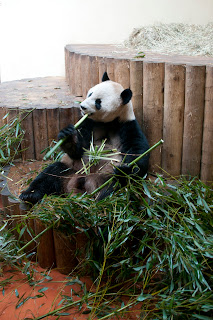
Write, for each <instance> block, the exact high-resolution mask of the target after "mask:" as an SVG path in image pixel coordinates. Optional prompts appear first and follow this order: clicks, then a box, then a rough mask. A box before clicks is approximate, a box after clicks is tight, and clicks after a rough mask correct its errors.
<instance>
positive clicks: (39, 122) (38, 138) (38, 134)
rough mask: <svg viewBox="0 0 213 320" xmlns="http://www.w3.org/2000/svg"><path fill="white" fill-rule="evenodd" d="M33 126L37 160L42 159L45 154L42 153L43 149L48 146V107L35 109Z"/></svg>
mask: <svg viewBox="0 0 213 320" xmlns="http://www.w3.org/2000/svg"><path fill="white" fill-rule="evenodd" d="M33 128H34V139H35V158H36V160H42V159H43V156H44V154H41V151H42V150H44V149H45V148H47V146H48V139H47V113H46V109H44V108H38V109H35V110H34V111H33Z"/></svg>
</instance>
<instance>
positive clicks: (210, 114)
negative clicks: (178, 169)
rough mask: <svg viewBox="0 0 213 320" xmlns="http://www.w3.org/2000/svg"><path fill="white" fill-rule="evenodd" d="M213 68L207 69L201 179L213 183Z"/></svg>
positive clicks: (208, 67)
mask: <svg viewBox="0 0 213 320" xmlns="http://www.w3.org/2000/svg"><path fill="white" fill-rule="evenodd" d="M212 141H213V66H210V65H209V66H207V67H206V90H205V113H204V125H203V144H202V161H201V179H202V180H203V181H204V182H206V183H209V184H212V183H213V146H212Z"/></svg>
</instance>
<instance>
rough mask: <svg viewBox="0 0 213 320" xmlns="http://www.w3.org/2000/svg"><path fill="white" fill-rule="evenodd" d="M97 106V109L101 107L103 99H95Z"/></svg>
mask: <svg viewBox="0 0 213 320" xmlns="http://www.w3.org/2000/svg"><path fill="white" fill-rule="evenodd" d="M95 107H96V109H97V110H100V109H101V99H96V100H95Z"/></svg>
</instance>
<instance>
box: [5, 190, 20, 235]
mask: <svg viewBox="0 0 213 320" xmlns="http://www.w3.org/2000/svg"><path fill="white" fill-rule="evenodd" d="M19 205H20V202H19V201H18V200H16V199H13V198H11V197H10V196H9V197H8V209H9V214H10V217H11V226H12V228H14V231H13V234H14V235H15V237H16V239H18V238H19V234H18V232H17V230H16V225H17V224H20V223H21V219H20V209H19ZM14 216H16V217H14Z"/></svg>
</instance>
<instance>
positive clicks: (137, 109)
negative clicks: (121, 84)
mask: <svg viewBox="0 0 213 320" xmlns="http://www.w3.org/2000/svg"><path fill="white" fill-rule="evenodd" d="M130 89H131V90H132V93H133V96H132V104H133V109H134V113H135V116H136V119H137V120H138V122H139V124H140V126H141V128H142V127H143V62H142V61H138V60H131V61H130Z"/></svg>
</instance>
